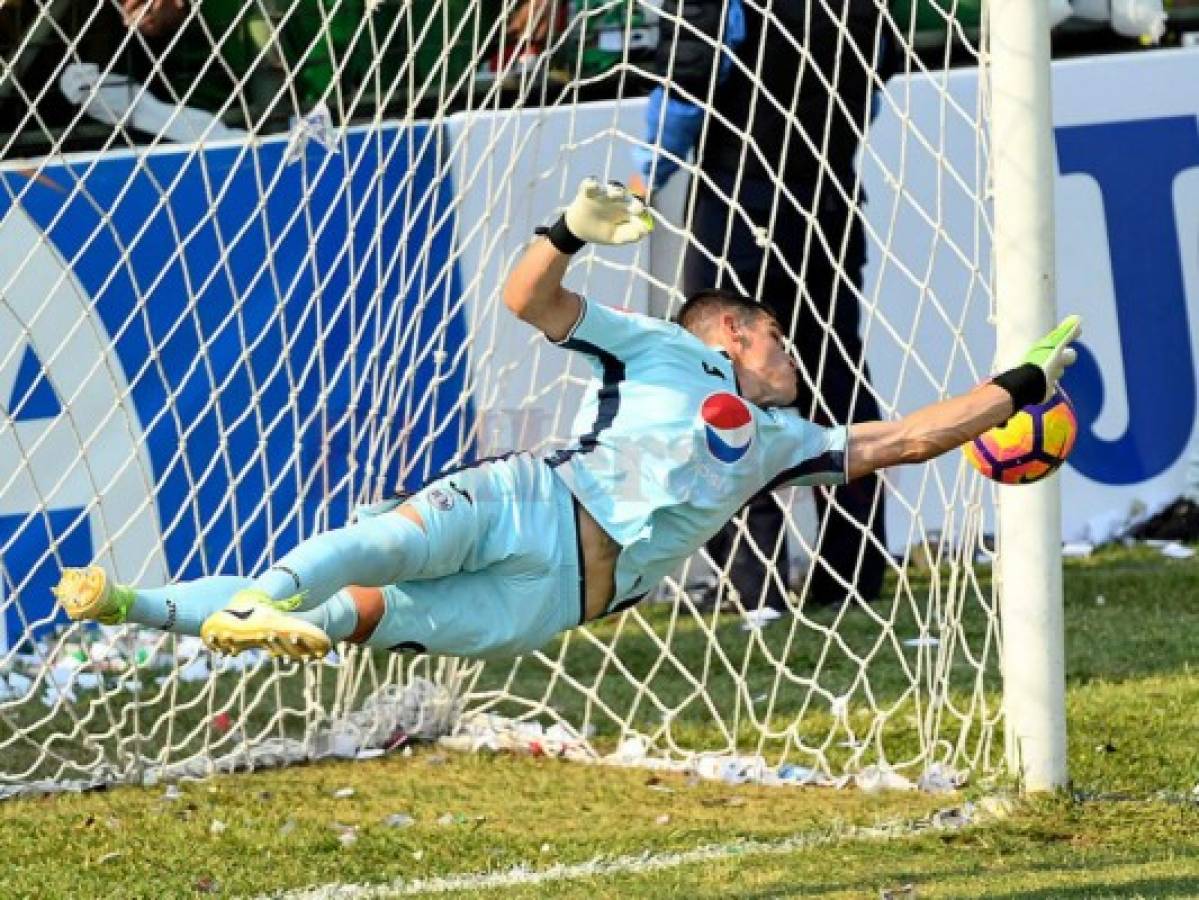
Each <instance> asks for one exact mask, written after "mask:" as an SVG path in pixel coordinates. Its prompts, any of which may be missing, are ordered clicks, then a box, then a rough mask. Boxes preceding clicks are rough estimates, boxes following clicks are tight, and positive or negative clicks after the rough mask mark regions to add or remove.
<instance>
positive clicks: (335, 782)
mask: <svg viewBox="0 0 1199 900" xmlns="http://www.w3.org/2000/svg"><path fill="white" fill-rule="evenodd" d="M1066 590H1067V601H1066V602H1067V609H1066V622H1067V653H1068V678H1069V696H1068V706H1069V717H1070V718H1069V727H1070V768H1071V774H1072V777H1073V779H1074V790H1073V791H1072V792H1071V794H1070V795H1068V796H1066V795H1063V796H1057V797H1051V798H1041V799H1036V800H1029V801H1024V802H1020V803H1017V804H1015V805H1014V807H1013V808H1012V809H1011V810H1010V812H1009V814H1007V815H1003V816H991V817H988V818H985V819H982V820H980V821H977V822H976V823H974V824H969V825H966V826H965V827H961V828H949V829H945V828H932V827H927V826H928V821H929V817H930V816H931V815H933V814H934V813H935V812H937V811H944V810H945V809H946V808H948V807H962V806H963V804H966V803H973V802H975V801H977V800H979V799H980V798H982V797H983V796H984V795H993V794H995V793H996V792H1002V791H1003V790H1004V787H1003V785H995V784H991V783H987V784H982V783H975V784H972V785H970V786H968V787H967V789H966V790H965V791H964V792H963V793H962V794H960V795H950V796H944V795H942V796H927V795H920V794H906V793H905V794H900V793H883V794H873V795H867V794H863V793H861V792H859V791H853V790H848V791H842V792H837V791H833V790H830V789H824V788H802V789H800V788H773V789H772V788H763V787H754V786H728V785H723V784H719V783H712V782H699V781H696V780H694V779H690V780H689V779H686V778H684V777H683V776H674V775H669V776H667V775H664V776H660V777H651V776H650V775H649V774H648V773H647V772H645V771H641V770H613V769H606V768H604V769H601V768H598V767H591V766H583V765H578V764H572V763H565V762H561V761H557V760H552V759H544V758H526V757H514V756H507V755H501V756H488V755H459V754H447V753H445V752H444V751H441V750H438V749H437V748H432V747H425V748H418V749H417V750H416V752H414V753H413V754H412V755H410V756H403V755H399V754H396V755H392V756H388V757H384V758H382V759H378V760H373V761H370V762H361V763H354V764H346V763H328V764H320V765H311V766H304V767H296V768H291V769H286V770H277V771H270V772H263V773H255V774H242V775H237V776H230V777H219V778H214V779H210V780H207V781H202V782H188V783H185V784H183V785H181V786H180V793H181V796H179V797H178V798H177V799H168V798H167V797H166V796H164V789H163V788H162V787H161V786H160V787H157V788H152V789H135V788H117V789H113V790H110V791H107V792H104V793H92V794H83V795H67V796H55V797H47V798H39V799H30V800H18V801H9V802H6V803H4V804H0V858H2V859H3V865H2V867H0V897H3V898H9V897H14V898H15V897H37V898H46V897H50V898H56V897H100V896H103V897H186V896H203V895H212V894H218V895H220V896H258V895H264V894H265V895H270V894H271V893H275V892H280V891H285V890H296V889H300V888H303V887H305V886H313V885H328V884H334V883H341V884H350V883H353V884H358V885H367V884H371V885H389V884H393V883H397V880H399V879H403V880H404V882H405V883H407V884H408V885H409V886H412V885H413V882H414V881H416V880H425V886H426V887H430V888H431V887H441V888H446V889H449V888H452V887H454V886H455V885H457V886H458V887H459V888H460V889H459V890H458V891H457V892H453V891H451V892H450V895H451V896H462V897H467V896H512V897H528V898H532V897H546V896H555V897H558V896H561V897H580V898H581V897H588V898H590V897H631V896H636V897H642V896H644V897H676V896H677V897H683V896H685V897H688V898H702V897H790V896H822V897H824V896H827V897H864V896H865V897H878V896H880V893H879V892H880V891H882V890H895V891H897V890H898V889H900V888H902V887H903V886H905V885H912V886H913V890H914V891H915V896H919V897H967V896H986V897H994V896H1003V897H1047V898H1048V897H1114V896H1120V897H1124V896H1144V897H1163V896H1169V897H1182V896H1199V793H1196V788H1197V786H1199V739H1197V738H1199V673H1197V672H1196V666H1195V664H1196V662H1197V657H1199V653H1197V652H1196V648H1197V647H1199V639H1196V634H1199V560H1188V561H1172V560H1166V559H1164V558H1162V557H1160V556H1158V555H1157V554H1155V553H1153V552H1152V551H1149V550H1143V549H1142V550H1117V551H1109V552H1105V553H1102V554H1099V555H1098V556H1096V557H1093V558H1091V559H1088V560H1085V561H1079V562H1072V563H1070V564H1069V565H1068V567H1067V573H1066ZM1101 597H1102V602H1098V600H1099V598H1101ZM772 627H774V626H772ZM855 627H856V626H855ZM863 627H864V626H863ZM767 633H769V629H768V630H767ZM862 633H864V632H862ZM847 634H849V635H850V637H849V639H850V640H854V639H855V638H854V637H853V634H855V632H854V630H853V628H851V629H850V630H849V632H847ZM858 636H859V637H860V636H861V634H859V635H858ZM696 640H699V638H698V637H697V638H696ZM723 640H724V638H723V637H722V641H723ZM636 642H637V637H636V636H635V635H634V636H632V637H631V639H630V647H629V648H628V652H629V660H630V665H631V666H633V667H637V666H639V665H642V664H643V663H644V660H643V659H642V655H641V653H640V652H639V651H638V650H637V646H636ZM646 652H647V653H648V650H647V651H646ZM678 652H680V653H684V652H686V649H685V645H684V648H683V649H681V650H680V651H678ZM622 653H623V650H622ZM622 658H623V656H622ZM648 658H649V657H648V656H646V659H648ZM579 665H581V666H583V665H585V661H581V662H580V663H579ZM792 665H794V662H793V661H792ZM522 671H523V670H522ZM521 677H525V678H529V679H534V680H535V679H536V678H538V677H540V676H539V675H538V674H537V672H536V670H530V671H529V672H527V673H525V674H523V675H521ZM830 677H834V678H835V677H836V673H835V672H833V673H831V675H830ZM663 678H665V676H663ZM880 679H882V680H883V683H882V684H881V685H880V690H882V691H883V693H885V692H886V690H887V686H886V683H885V677H884V676H881V675H880ZM318 689H320V686H318ZM714 689H715V690H720V688H719V686H717V687H716V688H714ZM610 690H612V691H620V690H626V688H621V687H618V686H613V687H612V688H611V689H610ZM662 690H664V691H666V690H669V684H668V683H666V682H665V681H664V683H663V687H662ZM268 699H269V698H268ZM617 700H619V698H616V700H614V701H613V702H617ZM562 702H563V703H569V702H571V701H570V700H569V698H563V700H562ZM268 705H269V704H268ZM265 709H266V706H264V712H263V713H262V714H263V715H264V716H266V715H267V712H266V711H265ZM778 712H779V714H780V715H784V716H785V715H786V713H787V712H789V710H787V709H785V708H783V709H780V710H778ZM202 713H203V710H201V711H199V712H197V713H196V715H197V721H199V720H200V719H199V717H200V716H201V715H202ZM685 725H686V723H684V727H685ZM4 727H14V726H13V725H12V724H11V723H9V724H8V725H6V726H4ZM693 727H695V728H702V727H703V726H702V723H695V724H694V725H693ZM47 733H49V730H48V731H47ZM601 736H602V735H601ZM897 739H898V740H900V741H902V739H903V737H902V735H898V736H897ZM28 743H29V744H30V745H32V744H33V742H32V741H30V742H28ZM20 746H24V745H22V744H18V745H14V751H13V752H14V753H24V752H29V753H30V754H31V758H33V755H32V754H33V747H32V746H29V747H27V748H26V749H25V750H21V749H19V747H20ZM60 749H61V748H60ZM10 762H11V761H9V760H6V764H5V765H6V769H7V770H9V771H12V770H13V768H14V766H13V765H11V764H10ZM347 788H348V789H352V791H353V793H352V795H351V796H346V793H347V792H346V790H345V789H347ZM397 815H402V816H405V817H408V818H409V819H410V820H411V821H408V820H407V819H405V820H403V822H402V823H401V824H395V820H394V819H393V820H391V821H390V822H389V817H394V816H397ZM880 825H885V826H887V827H886V828H885V829H880V828H879V827H878V826H880ZM701 848H716V849H713V850H711V852H705V851H703V850H702V849H701ZM596 861H598V862H599V864H600V865H603V864H605V863H606V864H608V867H609V870H607V871H603V872H600V870H599V868H598V867H596V866H592V867H589V864H592V863H596ZM517 867H524V868H525V869H526V870H528V871H530V872H542V873H549V872H555V871H556V872H558V876H559V877H555V878H553V879H552V880H548V881H543V882H540V883H529V884H525V885H508V886H505V887H502V888H495V889H493V890H488V889H486V887H485V886H484V884H483V883H476V884H472V885H471V886H465V883H464V882H455V881H453V880H452V879H453V878H454V877H458V876H463V875H471V874H473V875H486V874H487V873H508V872H511V871H512V870H514V869H516V868H517ZM554 867H561V868H558V869H555V868H554ZM597 873H598V874H597ZM568 876H569V877H568ZM436 879H442V880H441V881H434V880H436ZM392 893H393V891H391V890H388V891H382V890H380V891H379V892H378V893H376V894H374V896H389V895H391V894H392ZM367 895H368V894H365V893H361V892H360V893H358V894H354V895H352V896H367ZM313 896H317V895H316V894H313ZM327 896H335V894H333V893H328V894H327ZM898 896H904V894H902V893H899V894H898Z"/></svg>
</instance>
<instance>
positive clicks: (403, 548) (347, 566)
mask: <svg viewBox="0 0 1199 900" xmlns="http://www.w3.org/2000/svg"><path fill="white" fill-rule="evenodd" d="M428 559H429V541H428V539H427V538H426V537H425V532H424V531H423V530H422V529H421V527H420V526H419V525H417V524H416V523H415V522H412V521H411V520H409V519H406V518H404V517H403V516H401V515H395V514H389V515H383V516H378V517H376V518H372V519H366V520H364V521H362V522H356V523H354V524H353V525H347V526H346V527H345V528H336V529H334V530H333V531H326V532H325V533H324V534H318V535H316V536H315V537H311V538H309V539H308V540H306V541H304V542H303V543H301V544H300V545H299V546H298V547H296V548H295V549H294V550H292V551H291V552H290V553H288V554H287V555H286V556H284V557H283V558H282V559H281V560H279V562H277V563H276V564H275V565H273V566H271V567H270V568H269V569H267V571H266V572H264V573H263V574H262V575H259V576H258V577H257V578H255V579H254V584H253V585H252V587H253V588H254V589H255V590H259V591H263V592H264V593H266V594H267V595H268V596H270V597H271V598H272V599H275V600H286V599H287V598H288V597H293V596H295V595H296V594H300V595H301V597H302V598H303V599H302V600H301V602H300V606H299V608H300V609H301V610H311V609H315V608H316V607H318V606H320V605H321V604H322V603H324V602H325V601H326V600H328V599H329V598H331V597H332V596H333V595H334V594H336V593H337V592H338V591H340V590H341V589H342V588H345V587H349V586H350V585H358V586H360V587H383V586H384V585H388V584H395V583H396V582H399V581H406V580H408V579H411V578H414V577H417V576H418V574H419V573H420V572H421V570H422V569H423V568H424V567H425V564H426V563H427V562H428Z"/></svg>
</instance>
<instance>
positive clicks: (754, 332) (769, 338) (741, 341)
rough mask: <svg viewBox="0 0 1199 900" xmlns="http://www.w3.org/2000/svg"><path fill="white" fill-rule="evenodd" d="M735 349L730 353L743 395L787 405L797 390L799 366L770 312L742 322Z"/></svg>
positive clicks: (764, 403)
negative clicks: (736, 349) (735, 350)
mask: <svg viewBox="0 0 1199 900" xmlns="http://www.w3.org/2000/svg"><path fill="white" fill-rule="evenodd" d="M737 344H738V352H736V353H732V354H730V355H731V356H732V357H733V363H734V366H735V368H736V370H737V379H738V381H739V382H740V383H741V391H742V393H743V394H744V396H745V399H747V400H749V401H750V402H751V403H756V404H757V405H758V406H763V407H765V406H789V405H791V404H792V403H794V402H795V398H796V394H797V392H798V388H799V383H798V378H799V370H798V368H797V366H796V363H795V357H794V356H793V355H792V353H791V342H790V341H788V340H787V339H786V338H785V337H784V336H783V332H782V329H780V328H779V323H778V322H777V321H776V320H775V318H774V316H770V315H757V316H754V318H753V319H751V320H750V321H749V322H746V323H745V324H743V325H742V326H741V328H740V335H739V336H738V341H737Z"/></svg>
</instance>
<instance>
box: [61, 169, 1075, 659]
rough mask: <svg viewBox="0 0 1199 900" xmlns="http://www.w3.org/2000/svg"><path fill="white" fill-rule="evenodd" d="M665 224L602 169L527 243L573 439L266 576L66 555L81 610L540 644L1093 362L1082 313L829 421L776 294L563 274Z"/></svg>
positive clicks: (154, 622) (512, 285) (441, 483)
mask: <svg viewBox="0 0 1199 900" xmlns="http://www.w3.org/2000/svg"><path fill="white" fill-rule="evenodd" d="M652 227H653V223H652V219H651V217H650V213H649V211H648V210H647V209H646V208H645V206H644V205H643V204H642V202H641V201H640V200H639V199H638V198H636V197H634V196H633V195H631V194H630V193H629V192H628V191H627V190H626V189H625V188H624V187H623V186H621V185H618V184H608V185H601V184H600V183H598V182H597V181H595V180H593V179H588V180H587V181H585V182H584V183H583V184H582V186H581V187H580V189H579V192H578V195H577V196H576V198H575V199H574V201H573V202H572V203H571V204H570V205H569V207H568V208H567V209H566V212H565V214H564V215H563V216H562V217H561V218H559V220H558V221H557V223H556V224H555V225H554V226H553V227H552V228H549V229H547V230H544V231H543V232H542V233H541V236H539V237H538V238H536V239H535V240H534V241H533V243H532V244H531V245H530V247H529V248H528V250H527V251H526V252H525V254H524V255H523V257H522V258H521V259H520V260H519V261H518V262H517V263H516V265H515V267H514V268H513V269H512V272H511V273H510V274H509V276H508V279H507V281H506V283H505V285H504V289H503V301H504V304H505V305H506V306H507V307H508V309H509V310H511V312H512V313H513V314H514V315H516V316H517V317H518V318H520V319H521V320H523V321H524V322H527V323H528V324H530V325H532V326H533V327H535V328H537V329H539V330H540V331H541V332H542V333H543V334H544V335H545V336H546V338H548V339H549V340H550V341H551V342H552V343H554V344H556V345H557V346H559V347H562V348H565V349H566V350H569V351H571V352H572V353H578V354H581V355H582V356H583V357H585V358H586V359H587V361H588V362H589V363H590V364H591V366H592V369H593V372H594V379H593V380H592V382H591V384H590V385H589V387H588V389H587V392H586V395H585V397H584V399H583V401H582V404H581V406H580V409H579V412H578V416H577V418H576V421H575V426H574V429H573V432H574V436H573V438H572V440H571V442H570V444H569V446H568V448H567V449H564V450H561V451H559V452H557V453H555V454H553V455H551V456H548V457H545V458H543V457H539V456H534V455H532V454H529V453H514V454H510V455H508V456H505V457H501V458H498V459H491V460H484V461H480V462H477V463H474V464H473V465H469V466H466V467H464V468H462V469H459V470H457V471H454V472H452V473H449V474H445V475H443V476H441V477H439V478H438V479H436V480H435V481H433V482H432V483H430V484H428V485H426V486H425V487H424V488H422V489H421V490H420V491H418V492H416V493H415V494H413V495H411V496H409V497H407V498H405V499H398V498H397V499H396V500H394V501H392V502H389V503H384V504H376V505H375V506H374V507H370V508H367V510H365V511H362V512H361V513H360V515H359V516H358V518H357V520H356V521H355V522H354V523H353V524H350V525H347V526H345V527H344V528H338V529H334V530H332V531H328V532H325V533H323V534H320V535H317V536H315V537H313V538H311V539H309V540H306V541H304V542H303V543H301V544H300V545H299V546H297V547H295V548H294V549H293V550H291V551H290V552H289V553H287V554H286V555H285V556H283V557H282V558H281V559H280V560H279V561H278V562H277V563H276V564H275V565H273V566H271V567H270V568H268V569H267V570H266V571H265V572H263V573H261V574H260V575H258V576H257V577H254V578H250V577H231V576H213V577H207V578H200V579H198V580H195V581H189V582H181V583H177V584H170V585H167V586H165V587H156V588H148V589H146V588H140V587H131V586H126V585H120V584H116V583H114V582H113V581H112V579H111V578H110V577H109V576H108V573H106V572H105V571H104V569H102V568H101V567H99V566H90V567H87V568H81V569H67V570H65V571H64V572H63V574H62V579H61V581H60V582H59V585H58V586H57V587H56V588H55V593H56V594H57V597H58V599H59V601H60V602H61V604H62V606H63V608H64V609H65V610H66V612H67V614H68V615H69V616H70V617H71V618H73V619H80V620H93V621H97V622H102V623H106V624H119V623H123V622H133V623H137V624H139V625H146V626H150V627H153V628H158V629H162V630H166V631H172V632H176V633H181V634H198V635H200V636H201V637H202V638H203V640H204V642H205V643H206V644H207V645H208V646H209V647H210V648H212V649H213V650H217V651H222V652H227V653H238V652H241V651H243V650H246V649H249V648H264V649H266V650H267V651H269V652H271V653H272V654H275V655H278V656H285V657H293V658H313V657H315V658H319V657H323V656H324V655H325V654H326V653H328V651H329V650H330V648H331V646H332V645H333V644H334V643H336V642H338V641H349V642H353V643H360V644H366V645H368V646H371V647H379V648H386V649H389V650H395V651H413V652H418V653H434V654H445V655H452V656H464V657H479V658H492V657H509V656H516V655H520V654H525V653H529V652H532V651H535V650H537V649H538V648H539V647H541V646H542V645H544V644H545V643H546V642H547V641H549V640H550V639H551V638H552V637H554V635H556V634H558V633H560V632H563V631H567V630H569V629H571V628H575V627H577V626H579V625H581V624H584V623H586V622H589V621H593V620H595V619H598V618H601V617H603V616H608V615H612V614H614V613H617V612H619V611H621V610H623V609H626V608H628V607H629V606H631V605H633V604H635V603H637V602H638V601H639V600H641V599H642V598H644V597H645V596H646V594H647V593H649V592H650V591H651V590H653V588H654V587H655V586H656V585H657V584H658V582H659V581H660V580H661V579H662V578H663V577H664V576H666V575H667V574H669V573H671V572H673V571H675V570H676V569H677V568H678V567H679V566H680V565H681V564H682V563H683V562H684V561H685V560H686V559H687V558H688V557H689V556H690V555H691V554H693V553H695V552H696V551H697V550H699V549H700V548H701V547H703V546H704V543H705V542H706V541H707V540H708V539H709V538H711V537H712V536H713V535H714V534H716V533H717V532H718V531H719V530H720V529H721V527H722V526H724V524H725V523H726V522H727V521H728V520H729V519H731V518H732V517H733V515H734V514H735V513H736V512H737V511H738V510H739V509H741V508H742V507H743V506H744V505H745V503H746V502H747V501H748V500H749V499H750V498H751V497H753V496H754V495H755V494H758V493H759V492H761V491H763V490H771V489H774V488H777V487H782V486H786V485H836V484H842V483H844V482H846V481H848V480H851V479H854V478H859V477H861V476H863V475H866V474H868V473H870V472H873V471H875V470H878V469H883V468H886V467H888V466H896V465H902V464H910V463H919V462H923V461H925V460H929V459H932V458H934V457H936V456H939V455H941V454H943V453H946V452H947V451H950V450H952V449H954V448H956V447H958V446H959V445H961V444H962V443H964V442H966V441H969V440H971V439H972V438H974V437H976V436H978V435H980V434H982V433H983V432H985V431H987V430H988V429H990V428H992V427H994V426H996V425H999V424H1000V423H1002V422H1004V421H1006V420H1007V419H1008V418H1009V417H1010V416H1011V415H1012V414H1013V412H1014V411H1016V410H1018V409H1020V408H1022V407H1024V406H1026V405H1029V404H1032V403H1039V402H1043V401H1044V400H1045V399H1047V398H1048V397H1049V395H1050V394H1051V393H1052V391H1053V389H1054V387H1055V385H1056V383H1057V381H1058V379H1059V378H1060V377H1061V375H1062V372H1063V370H1064V368H1065V367H1066V366H1067V365H1068V364H1070V363H1071V362H1073V361H1074V357H1075V351H1074V350H1073V349H1071V348H1070V346H1069V344H1070V342H1071V341H1073V340H1074V339H1075V338H1076V337H1077V336H1078V334H1079V328H1080V323H1079V319H1078V317H1076V316H1071V317H1070V318H1068V319H1066V320H1065V321H1063V322H1062V323H1061V324H1060V325H1059V326H1058V327H1057V328H1055V329H1054V330H1053V331H1052V332H1050V333H1049V334H1048V335H1046V336H1045V337H1044V338H1043V339H1042V340H1041V341H1040V342H1038V343H1037V344H1036V345H1035V346H1033V347H1032V348H1031V349H1030V350H1029V352H1028V354H1027V355H1026V356H1025V357H1024V360H1023V362H1022V364H1021V365H1019V366H1017V367H1016V368H1014V369H1011V370H1009V371H1006V372H1003V373H1002V374H1000V375H998V376H996V377H994V378H992V379H991V380H990V381H989V382H987V383H985V384H982V385H980V386H978V387H976V388H974V389H973V390H971V391H970V392H968V393H966V394H963V395H961V396H958V397H954V398H951V399H948V400H944V401H942V402H939V403H934V404H932V405H930V406H926V407H924V408H923V409H920V410H918V411H916V412H914V413H912V414H910V415H908V416H905V417H904V418H902V419H899V420H896V421H887V422H866V423H859V424H852V425H849V426H843V425H842V426H836V427H831V428H824V427H820V426H818V425H815V424H813V423H812V422H809V421H806V420H804V419H803V418H801V417H800V416H799V414H798V413H797V412H796V411H795V410H794V409H792V408H790V406H789V404H791V403H793V402H794V400H795V397H796V390H797V378H798V377H799V370H798V368H797V366H796V363H795V361H794V360H793V359H792V357H791V355H790V354H789V352H788V344H787V342H786V341H785V340H784V338H783V334H782V331H781V330H780V327H779V323H778V322H777V321H776V320H775V318H774V317H773V316H772V315H771V313H770V312H769V311H768V310H767V309H766V308H765V307H764V306H761V305H759V304H758V303H756V302H754V301H753V300H750V299H748V298H745V297H741V296H739V295H737V294H733V293H730V292H727V291H723V290H715V289H714V290H708V291H701V292H700V293H698V294H696V295H694V296H692V297H691V298H690V299H688V300H687V302H686V303H685V304H684V305H683V307H682V309H681V311H680V312H679V315H678V318H677V323H671V322H666V321H662V320H658V319H653V318H648V317H645V316H641V315H634V314H627V313H620V312H615V311H613V310H611V309H609V308H608V307H606V306H603V305H602V304H600V303H597V302H594V301H592V300H587V299H584V298H583V297H580V296H579V295H578V294H575V293H573V292H571V291H570V290H567V289H566V288H565V287H563V285H562V280H563V277H564V276H565V274H566V270H567V267H568V266H569V264H570V260H571V256H572V255H573V254H575V253H576V252H578V251H579V250H580V249H581V248H582V247H583V246H584V245H585V244H586V243H589V242H590V243H595V244H607V245H615V244H629V243H632V242H635V241H639V240H641V239H642V238H644V237H645V236H646V235H647V234H648V233H649V232H650V231H651V230H652Z"/></svg>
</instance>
